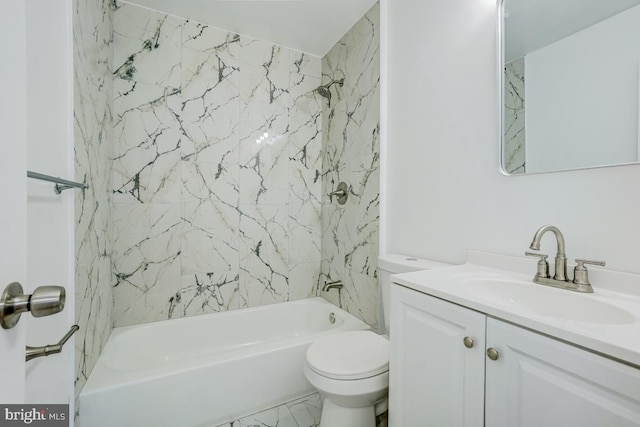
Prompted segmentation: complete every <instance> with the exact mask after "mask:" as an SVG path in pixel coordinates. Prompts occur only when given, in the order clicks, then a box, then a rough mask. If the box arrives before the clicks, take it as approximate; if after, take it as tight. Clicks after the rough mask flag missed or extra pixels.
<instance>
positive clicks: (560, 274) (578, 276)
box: [525, 225, 605, 293]
mask: <svg viewBox="0 0 640 427" xmlns="http://www.w3.org/2000/svg"><path fill="white" fill-rule="evenodd" d="M547 231H551V232H552V233H553V234H554V236H556V242H557V243H558V250H557V253H556V271H555V274H554V275H553V278H551V277H550V275H549V263H548V262H547V255H545V254H539V253H533V252H525V255H527V256H534V257H537V258H539V261H538V270H537V272H536V275H535V276H534V277H533V282H534V283H538V284H540V285H547V286H553V287H556V288H562V289H568V290H571V291H576V292H586V293H592V292H593V288H592V287H591V284H590V283H589V276H588V271H587V268H586V267H585V264H593V265H602V266H604V265H605V262H604V261H590V260H585V259H576V267H575V269H574V270H573V281H571V280H569V278H567V256H566V254H565V253H564V236H563V235H562V233H561V232H560V230H559V229H558V227H554V226H553V225H545V226H544V227H540V228H539V229H538V231H536V234H535V235H534V236H533V241H531V245H530V246H529V248H530V249H532V250H534V251H539V250H540V240H541V239H542V236H544V235H545V233H546V232H547Z"/></svg>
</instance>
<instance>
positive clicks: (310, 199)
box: [110, 2, 322, 326]
mask: <svg viewBox="0 0 640 427" xmlns="http://www.w3.org/2000/svg"><path fill="white" fill-rule="evenodd" d="M113 20H114V23H113V28H114V54H113V70H114V71H113V75H114V83H113V91H114V101H113V115H114V120H113V122H114V123H113V143H114V150H113V154H112V161H113V172H112V176H111V187H110V188H111V192H112V206H113V213H112V224H113V227H112V230H113V234H112V236H113V255H112V260H113V273H114V288H113V294H114V314H113V318H114V325H115V326H123V325H129V324H135V323H143V322H150V321H155V320H161V319H167V318H177V317H183V316H191V315H197V314H205V313H211V312H217V311H225V310H232V309H237V308H242V307H250V306H257V305H263V304H269V303H275V302H282V301H288V300H294V299H300V298H305V297H309V296H314V295H316V294H317V289H318V283H319V282H318V280H319V272H320V261H321V252H320V251H321V234H320V233H321V219H320V215H321V191H322V176H321V175H322V136H321V135H322V99H321V98H320V97H319V95H318V94H317V93H316V92H315V91H314V89H315V88H316V87H317V86H318V85H320V82H321V61H320V59H319V58H315V57H312V56H309V55H307V54H304V53H301V52H296V51H293V50H290V49H286V48H283V47H280V46H277V45H274V44H271V43H268V42H265V41H261V40H255V39H252V38H250V37H245V36H240V35H237V34H233V33H229V32H226V31H222V30H219V29H215V28H212V27H208V26H206V25H202V24H199V23H197V22H193V21H188V20H185V19H182V18H178V17H175V16H171V15H166V14H163V13H160V12H155V11H152V10H149V9H144V8H140V7H138V6H134V5H131V4H128V3H125V2H116V3H115V10H114V18H113Z"/></svg>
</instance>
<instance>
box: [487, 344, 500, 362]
mask: <svg viewBox="0 0 640 427" xmlns="http://www.w3.org/2000/svg"><path fill="white" fill-rule="evenodd" d="M487 356H488V357H489V359H491V360H498V357H500V354H499V353H498V350H496V349H495V348H493V347H489V348H488V349H487Z"/></svg>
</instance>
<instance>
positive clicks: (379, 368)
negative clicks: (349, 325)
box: [303, 331, 389, 427]
mask: <svg viewBox="0 0 640 427" xmlns="http://www.w3.org/2000/svg"><path fill="white" fill-rule="evenodd" d="M303 370H304V375H305V377H306V378H307V380H308V381H309V382H310V383H311V384H312V385H313V386H314V387H315V388H316V389H317V390H318V391H320V392H321V393H322V395H323V396H324V404H323V407H322V416H321V418H320V420H321V421H320V427H329V426H331V427H373V426H375V418H376V415H380V413H382V412H384V410H386V402H384V400H385V399H386V396H387V390H388V388H389V341H388V340H387V339H385V338H384V337H382V336H380V335H377V334H376V333H374V332H371V331H350V332H344V333H340V334H334V335H331V336H327V337H324V338H322V339H319V340H317V341H316V342H315V343H313V344H312V345H311V346H310V347H309V349H308V351H307V357H306V361H305V364H304V367H303ZM376 408H377V409H378V410H376Z"/></svg>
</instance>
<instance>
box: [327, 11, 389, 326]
mask: <svg viewBox="0 0 640 427" xmlns="http://www.w3.org/2000/svg"><path fill="white" fill-rule="evenodd" d="M379 55H380V25H379V6H378V5H377V4H376V5H375V6H374V7H373V8H372V9H371V10H369V12H367V13H366V15H365V16H364V17H363V18H362V19H361V20H360V21H359V22H358V23H356V25H354V27H353V28H352V29H351V30H350V31H349V32H348V33H347V34H346V35H345V36H344V37H343V38H342V39H341V40H340V41H339V42H338V43H337V44H336V45H335V46H334V47H333V48H332V49H331V51H330V52H329V53H328V54H327V55H326V56H325V57H324V58H323V59H322V82H323V84H329V83H330V82H331V81H333V80H340V79H342V78H344V84H343V86H339V85H338V84H334V85H333V86H331V87H330V88H329V90H330V92H331V99H330V101H329V100H327V99H326V98H324V99H323V102H324V108H323V113H322V124H323V127H322V134H323V139H324V143H323V146H324V148H323V167H322V178H323V180H322V181H323V182H322V185H323V190H322V275H321V282H325V281H333V280H342V282H343V284H344V287H343V288H342V289H341V290H340V292H337V291H335V290H332V291H329V292H327V293H323V296H324V297H325V298H327V299H328V300H330V301H331V302H333V303H335V304H337V305H339V306H340V307H342V308H343V309H345V310H346V311H348V312H350V313H351V314H353V315H355V316H357V317H359V318H360V319H362V320H364V321H365V322H367V323H368V324H370V325H372V326H373V327H374V328H375V327H377V325H378V300H379V298H378V291H379V287H378V278H377V259H378V233H379V232H378V230H379V204H380V190H379V189H380V141H379V136H380V56H379ZM341 181H344V182H345V183H346V184H347V186H348V188H349V191H348V192H349V198H348V200H347V202H346V204H344V205H339V204H338V203H337V202H336V200H335V199H334V200H331V199H330V198H329V193H330V192H332V191H334V190H335V189H336V187H337V185H338V183H340V182H341Z"/></svg>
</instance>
